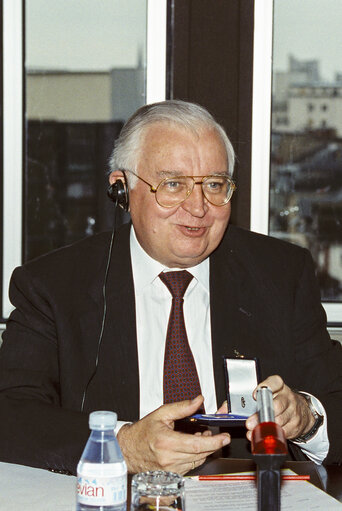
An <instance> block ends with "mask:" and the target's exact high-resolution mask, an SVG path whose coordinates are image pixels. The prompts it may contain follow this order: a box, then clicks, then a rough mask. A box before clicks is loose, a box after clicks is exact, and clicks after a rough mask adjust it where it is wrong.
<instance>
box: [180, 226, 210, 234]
mask: <svg viewBox="0 0 342 511" xmlns="http://www.w3.org/2000/svg"><path fill="white" fill-rule="evenodd" d="M178 228H179V229H180V231H181V232H182V233H183V234H184V235H185V236H192V237H199V236H203V235H204V233H205V232H206V231H207V228H206V227H194V226H192V225H178Z"/></svg>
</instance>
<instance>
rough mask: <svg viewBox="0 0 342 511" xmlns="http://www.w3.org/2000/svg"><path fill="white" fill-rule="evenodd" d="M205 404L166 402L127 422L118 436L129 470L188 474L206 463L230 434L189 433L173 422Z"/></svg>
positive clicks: (196, 401) (227, 442) (196, 402)
mask: <svg viewBox="0 0 342 511" xmlns="http://www.w3.org/2000/svg"><path fill="white" fill-rule="evenodd" d="M202 403H203V397H202V396H198V397H196V398H195V399H193V400H192V401H190V400H188V401H181V402H179V403H171V404H167V405H163V406H161V407H160V408H158V409H157V410H155V411H154V412H152V413H150V414H149V415H147V416H146V417H144V418H143V419H141V420H139V421H138V422H136V423H134V424H130V425H129V424H125V425H124V426H123V427H122V428H121V429H120V431H119V432H118V435H117V438H118V441H119V444H120V448H121V451H122V454H123V456H124V458H125V460H126V463H127V468H128V471H129V472H142V471H145V470H156V469H161V470H169V471H172V472H178V473H179V474H185V473H186V472H188V471H189V470H191V469H193V468H195V467H198V466H200V465H202V463H204V461H205V460H206V458H207V456H209V455H210V454H212V453H213V452H215V451H217V450H218V449H220V448H221V447H223V446H224V445H227V444H229V443H230V435H229V434H228V433H220V434H219V435H214V436H211V434H210V433H209V432H205V433H203V434H202V435H201V434H194V435H190V434H187V433H181V432H178V431H174V421H175V420H177V419H183V418H185V417H188V416H189V415H193V414H194V413H195V412H196V410H198V408H199V407H200V406H201V404H202Z"/></svg>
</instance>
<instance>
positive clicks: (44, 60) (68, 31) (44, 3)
mask: <svg viewBox="0 0 342 511" xmlns="http://www.w3.org/2000/svg"><path fill="white" fill-rule="evenodd" d="M146 4H147V0H26V2H25V5H26V65H27V67H30V68H48V69H71V70H89V69H92V70H102V69H112V68H113V67H134V66H135V65H136V64H137V61H138V54H139V51H143V52H144V51H145V40H146Z"/></svg>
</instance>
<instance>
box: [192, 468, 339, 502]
mask: <svg viewBox="0 0 342 511" xmlns="http://www.w3.org/2000/svg"><path fill="white" fill-rule="evenodd" d="M243 474H246V475H247V474H254V472H243ZM282 474H294V472H293V471H292V470H289V469H285V470H283V471H282ZM185 499H186V500H185V503H186V511H207V510H208V509H210V511H236V510H237V509H238V510H239V511H243V510H248V511H253V510H255V511H256V510H257V482H256V481H198V480H195V479H191V478H190V477H189V478H186V480H185ZM322 509H324V511H341V510H342V504H341V503H340V502H338V501H337V500H336V499H334V498H333V497H331V496H330V495H328V494H327V493H325V492H323V491H322V490H320V489H319V488H317V487H316V486H314V485H313V484H310V483H309V482H307V481H282V483H281V510H282V511H298V510H301V511H305V510H310V511H315V510H317V511H322Z"/></svg>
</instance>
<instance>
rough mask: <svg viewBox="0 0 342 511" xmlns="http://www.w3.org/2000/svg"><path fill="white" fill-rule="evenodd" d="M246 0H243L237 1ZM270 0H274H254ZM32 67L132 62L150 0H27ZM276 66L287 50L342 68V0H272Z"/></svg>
mask: <svg viewBox="0 0 342 511" xmlns="http://www.w3.org/2000/svg"><path fill="white" fill-rule="evenodd" d="M237 1H243V0H237ZM256 1H257V2H266V1H267V2H268V1H270V0H256ZM25 4H26V64H27V66H28V67H30V68H48V69H72V70H88V69H90V70H101V69H111V68H113V67H126V66H128V67H134V66H135V65H136V64H137V60H138V54H139V49H140V50H142V51H143V52H144V51H145V39H146V8H147V7H146V6H147V0H26V2H25ZM274 20H275V26H274V54H273V62H274V69H275V70H279V71H286V69H287V62H288V55H289V54H292V55H293V56H295V57H296V58H297V59H299V60H306V59H310V60H311V59H319V60H320V69H321V74H322V78H323V79H326V80H332V79H333V77H334V73H335V72H336V71H339V72H342V30H341V25H342V0H275V1H274Z"/></svg>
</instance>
